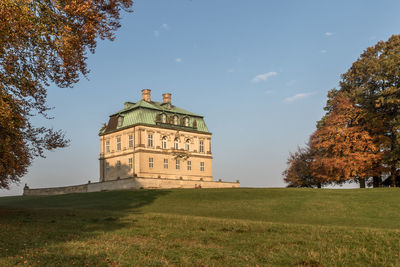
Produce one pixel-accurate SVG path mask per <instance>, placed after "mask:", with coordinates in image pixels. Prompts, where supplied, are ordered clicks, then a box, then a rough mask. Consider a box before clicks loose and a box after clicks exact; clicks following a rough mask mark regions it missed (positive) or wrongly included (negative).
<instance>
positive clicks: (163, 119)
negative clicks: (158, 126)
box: [161, 114, 167, 123]
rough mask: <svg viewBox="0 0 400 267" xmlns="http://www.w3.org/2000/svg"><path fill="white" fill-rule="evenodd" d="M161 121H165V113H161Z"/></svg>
mask: <svg viewBox="0 0 400 267" xmlns="http://www.w3.org/2000/svg"><path fill="white" fill-rule="evenodd" d="M161 122H162V123H167V115H165V114H161Z"/></svg>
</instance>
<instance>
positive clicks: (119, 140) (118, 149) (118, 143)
mask: <svg viewBox="0 0 400 267" xmlns="http://www.w3.org/2000/svg"><path fill="white" fill-rule="evenodd" d="M117 151H121V137H117Z"/></svg>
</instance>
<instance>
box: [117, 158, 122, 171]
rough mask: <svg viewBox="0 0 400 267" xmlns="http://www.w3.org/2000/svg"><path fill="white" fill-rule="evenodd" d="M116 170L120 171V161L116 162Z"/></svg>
mask: <svg viewBox="0 0 400 267" xmlns="http://www.w3.org/2000/svg"><path fill="white" fill-rule="evenodd" d="M117 169H118V170H120V169H121V161H120V160H118V161H117Z"/></svg>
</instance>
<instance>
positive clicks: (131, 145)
mask: <svg viewBox="0 0 400 267" xmlns="http://www.w3.org/2000/svg"><path fill="white" fill-rule="evenodd" d="M128 138H129V147H130V148H132V147H133V135H130V136H129V137H128Z"/></svg>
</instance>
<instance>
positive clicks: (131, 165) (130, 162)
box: [128, 158, 133, 170]
mask: <svg viewBox="0 0 400 267" xmlns="http://www.w3.org/2000/svg"><path fill="white" fill-rule="evenodd" d="M128 162H129V169H130V170H131V169H132V167H133V159H132V158H130V159H129V161H128Z"/></svg>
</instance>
